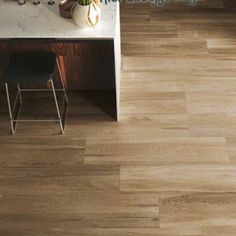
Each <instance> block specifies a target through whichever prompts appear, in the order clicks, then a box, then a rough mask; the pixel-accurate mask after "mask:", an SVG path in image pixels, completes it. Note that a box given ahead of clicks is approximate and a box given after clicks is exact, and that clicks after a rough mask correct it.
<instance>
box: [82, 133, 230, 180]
mask: <svg viewBox="0 0 236 236" xmlns="http://www.w3.org/2000/svg"><path fill="white" fill-rule="evenodd" d="M170 147H171V148H170ZM228 161H229V157H228V153H227V149H226V142H225V139H224V138H223V139H222V138H212V139H210V138H190V137H187V138H170V137H168V138H159V140H156V142H153V143H129V144H127V143H123V144H122V143H120V144H116V143H105V144H90V145H87V148H86V155H85V163H87V164H110V165H117V164H118V165H127V164H128V165H131V164H138V165H141V164H143V165H145V164H146V165H151V164H153V165H155V164H177V163H184V164H186V163H205V164H206V163H217V162H228ZM132 167H133V166H132ZM132 167H130V169H131V176H130V178H131V179H132V177H133V176H132V174H133V173H135V171H134V172H132V171H133V168H132ZM134 168H135V167H134ZM164 168H165V167H164ZM121 169H122V170H123V167H121ZM124 170H125V171H124V172H122V173H123V174H124V176H121V179H122V177H124V178H125V179H126V178H128V179H129V176H126V174H127V173H126V171H128V170H127V169H126V167H124ZM136 171H138V169H137V170H136ZM139 171H140V172H142V167H141V166H140V168H139ZM146 171H148V167H147V170H146V169H145V167H144V173H145V174H146ZM153 173H154V170H153ZM145 174H144V176H145ZM141 177H142V176H141ZM156 178H158V174H157V176H156ZM125 181H126V180H125ZM121 184H122V183H121Z"/></svg>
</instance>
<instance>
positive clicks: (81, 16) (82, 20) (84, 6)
mask: <svg viewBox="0 0 236 236" xmlns="http://www.w3.org/2000/svg"><path fill="white" fill-rule="evenodd" d="M100 17H101V11H100V7H99V5H98V4H97V3H96V2H95V1H93V0H78V1H76V2H75V4H74V6H73V7H72V18H73V21H74V23H75V24H76V25H77V26H78V27H79V28H86V27H87V26H90V27H94V26H95V25H97V24H98V22H99V20H100Z"/></svg>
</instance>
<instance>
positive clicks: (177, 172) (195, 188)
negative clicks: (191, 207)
mask: <svg viewBox="0 0 236 236" xmlns="http://www.w3.org/2000/svg"><path fill="white" fill-rule="evenodd" d="M235 171H236V166H235V165H233V164H231V165H230V164H219V165H217V164H215V165H213V164H205V165H164V166H121V173H120V189H121V191H128V192H130V191H147V192H153V191H157V192H179V191H182V192H190V191H192V192H212V193H216V192H235V187H236V182H235V173H236V172H235Z"/></svg>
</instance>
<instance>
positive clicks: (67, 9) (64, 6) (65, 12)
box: [59, 0, 76, 18]
mask: <svg viewBox="0 0 236 236" xmlns="http://www.w3.org/2000/svg"><path fill="white" fill-rule="evenodd" d="M75 2H76V0H61V1H60V4H59V11H60V15H61V16H62V17H65V18H72V16H71V9H72V7H73V6H74V4H75Z"/></svg>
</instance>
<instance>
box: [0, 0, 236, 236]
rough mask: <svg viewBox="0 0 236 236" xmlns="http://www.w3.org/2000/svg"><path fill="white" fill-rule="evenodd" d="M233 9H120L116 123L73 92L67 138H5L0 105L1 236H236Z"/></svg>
mask: <svg viewBox="0 0 236 236" xmlns="http://www.w3.org/2000/svg"><path fill="white" fill-rule="evenodd" d="M233 3H234V1H229V0H228V1H227V0H225V1H222V0H205V1H204V0H201V1H199V4H198V5H197V7H196V8H192V7H190V6H187V5H186V3H185V4H184V3H183V4H181V3H180V2H178V3H173V4H172V3H169V4H168V5H167V6H166V7H164V8H155V7H150V6H149V5H142V4H140V5H129V4H126V5H125V6H123V7H122V9H121V20H122V27H121V29H122V54H123V57H122V62H123V63H122V64H123V66H122V81H121V117H120V118H121V120H120V122H119V123H116V122H114V121H112V119H111V118H110V117H109V116H108V115H107V114H105V113H104V111H103V110H102V109H100V108H99V107H97V106H96V105H95V103H94V102H93V101H92V100H89V101H88V100H87V99H86V97H84V96H83V95H81V94H79V93H73V94H72V93H71V94H69V96H70V107H69V113H68V119H67V128H66V135H65V136H58V135H57V133H58V131H59V127H58V126H57V125H55V124H44V125H38V124H20V125H19V127H18V131H17V134H16V135H15V136H10V135H9V123H8V116H7V109H6V102H5V101H4V99H1V104H0V105H1V106H0V235H1V236H8V235H12V236H15V235H17V236H25V235H27V236H29V235H31V236H47V235H50V236H54V235H55V236H62V235H63V236H67V235H68V236H70V235H82V236H111V235H114V236H154V235H155V236H213V235H214V236H235V235H236V7H235V5H234V4H233ZM1 98H4V94H1ZM99 98H100V100H101V101H100V102H101V103H103V105H104V106H106V107H109V100H107V99H103V96H99ZM95 99H96V103H97V102H99V101H97V98H96V96H95ZM26 100H27V99H26ZM42 101H43V100H41V103H43V109H44V111H46V112H47V113H48V112H50V111H53V110H52V109H51V105H50V104H49V103H47V102H46V101H45V102H42ZM26 102H28V105H26V110H27V108H28V109H32V108H33V106H32V101H31V100H28V101H26ZM45 107H46V108H45Z"/></svg>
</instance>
